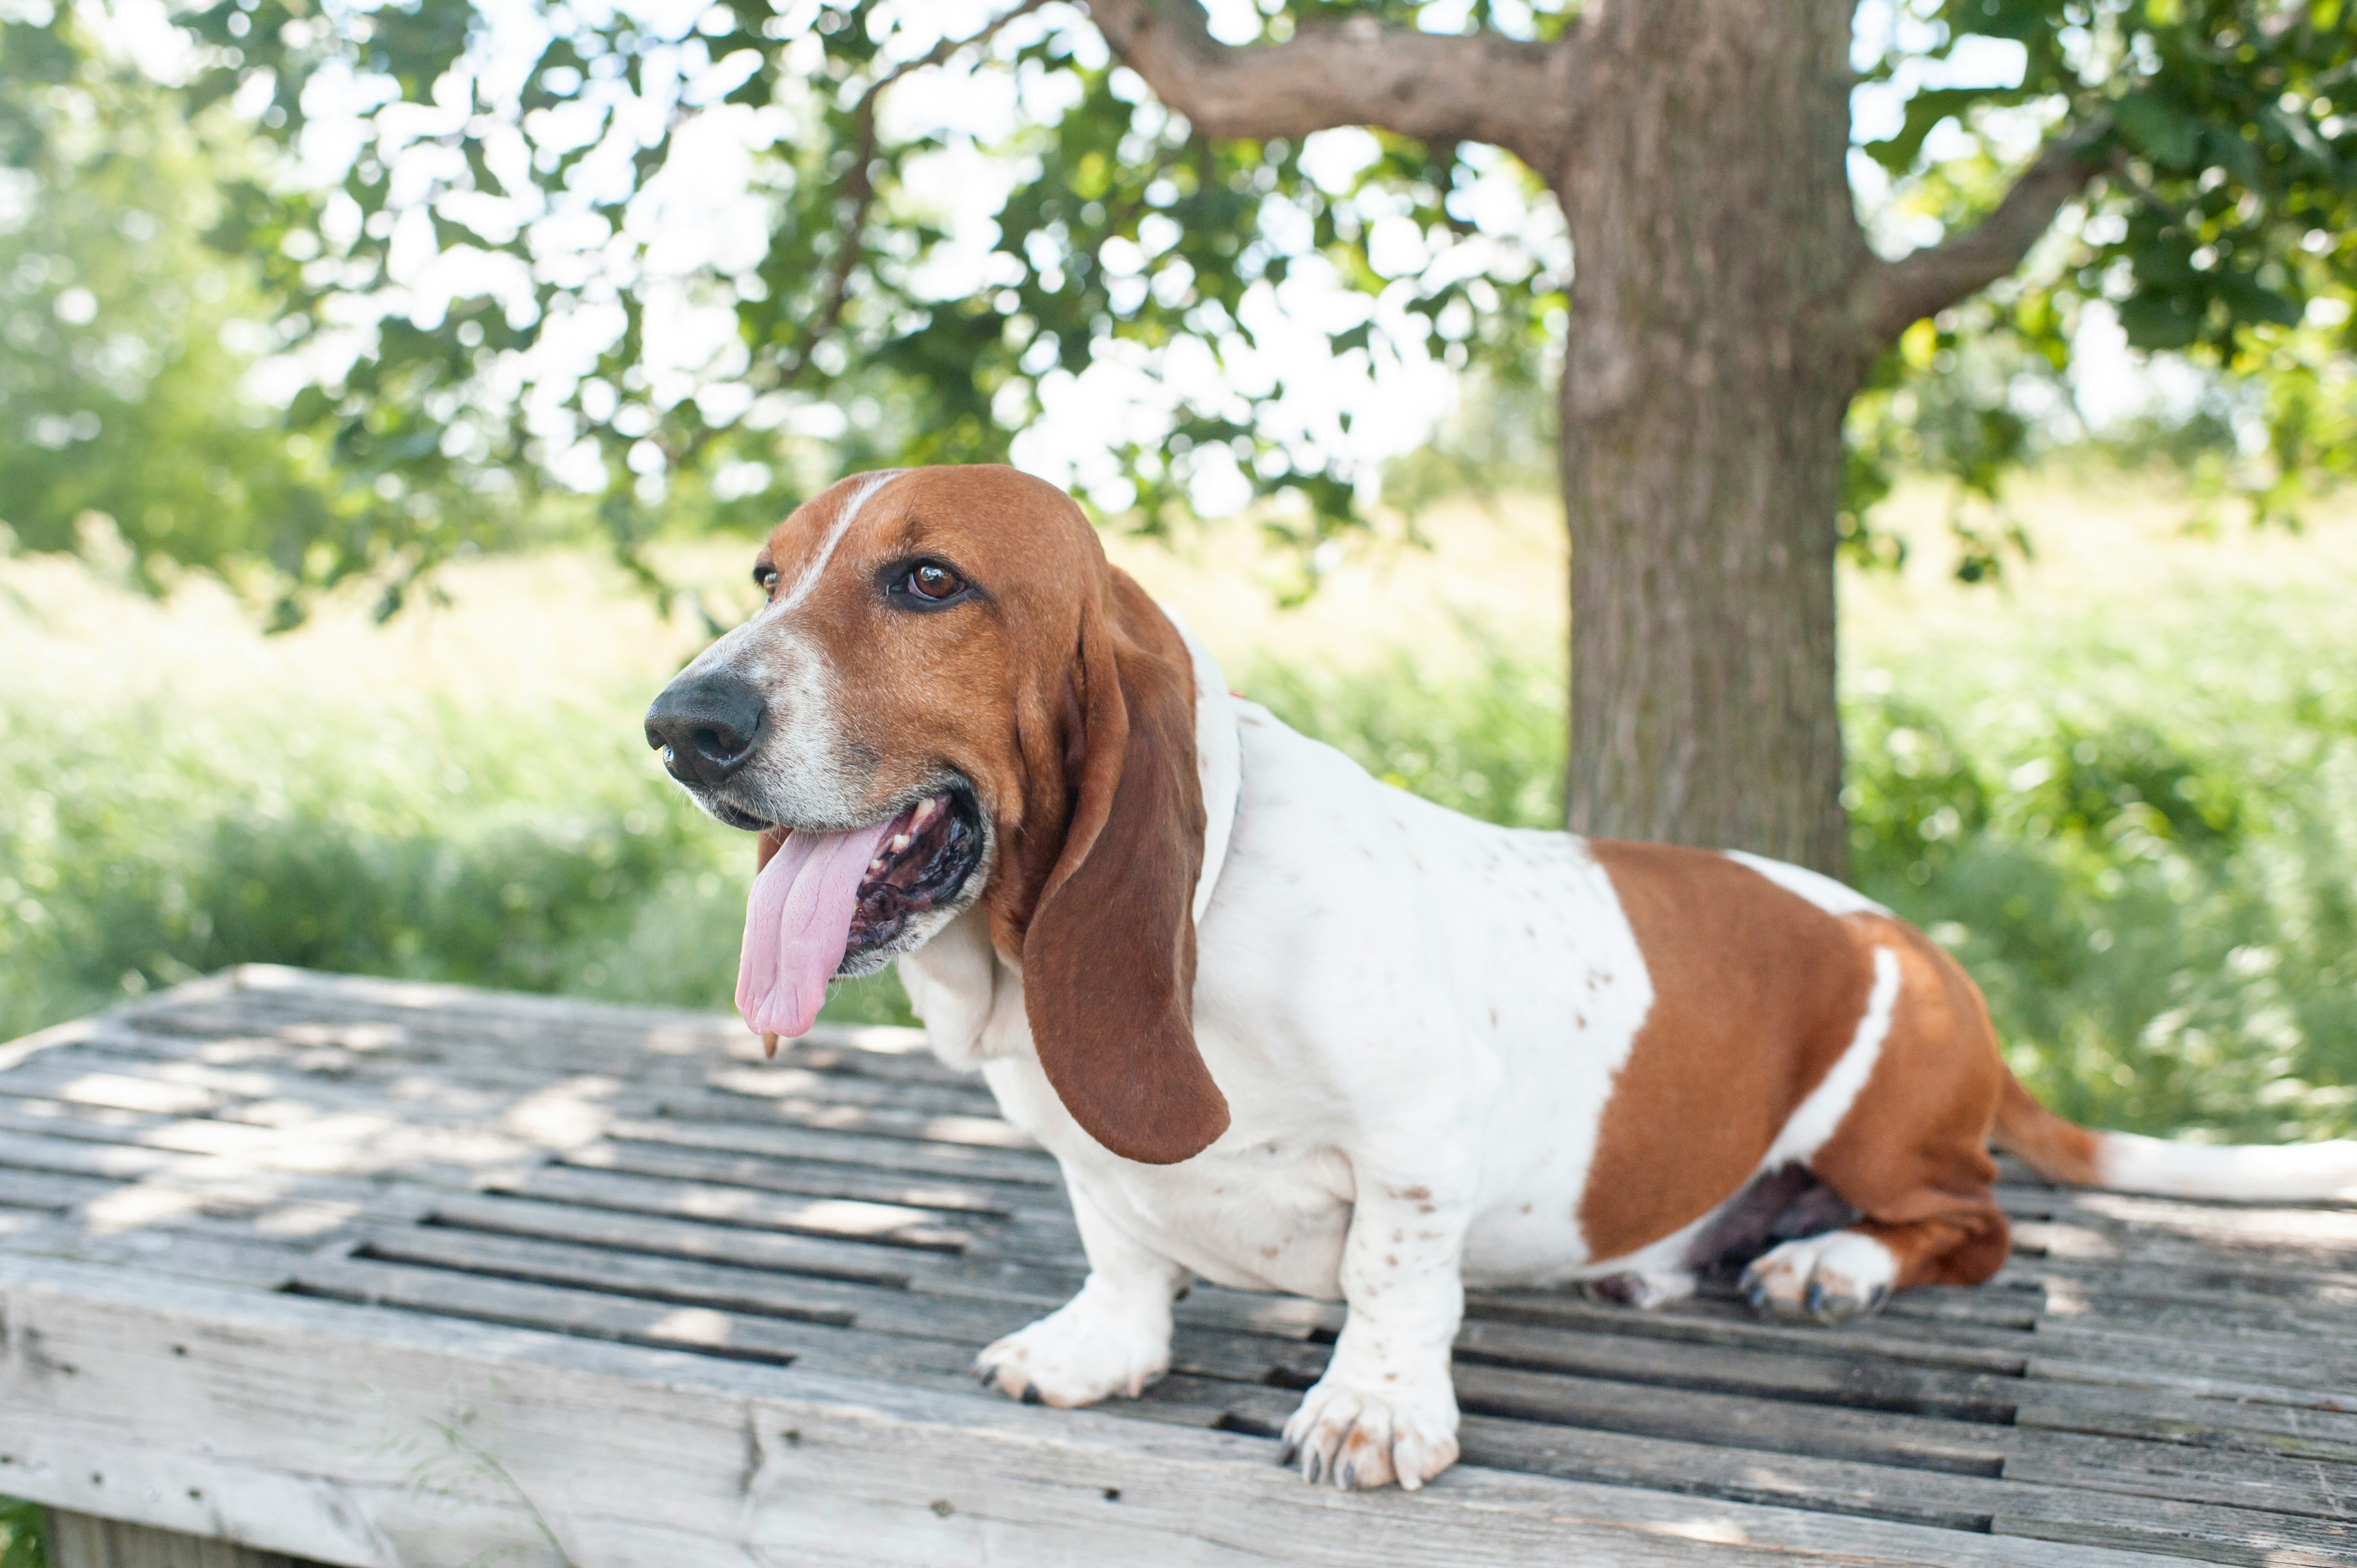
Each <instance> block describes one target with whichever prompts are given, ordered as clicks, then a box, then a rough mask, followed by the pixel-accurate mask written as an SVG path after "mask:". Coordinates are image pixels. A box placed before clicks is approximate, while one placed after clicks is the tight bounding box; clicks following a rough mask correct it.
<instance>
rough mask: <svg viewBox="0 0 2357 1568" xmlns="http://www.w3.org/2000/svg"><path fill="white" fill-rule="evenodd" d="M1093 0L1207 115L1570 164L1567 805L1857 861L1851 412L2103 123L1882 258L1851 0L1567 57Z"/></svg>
mask: <svg viewBox="0 0 2357 1568" xmlns="http://www.w3.org/2000/svg"><path fill="white" fill-rule="evenodd" d="M1089 7H1090V12H1091V15H1092V16H1093V17H1094V18H1095V20H1096V22H1097V25H1098V26H1099V27H1101V28H1102V29H1103V33H1104V36H1105V38H1106V40H1107V41H1108V43H1110V44H1111V45H1112V47H1113V48H1114V50H1115V52H1117V53H1118V54H1119V55H1120V56H1121V57H1122V59H1123V60H1124V61H1125V63H1126V64H1128V65H1129V66H1130V67H1131V68H1132V69H1133V70H1136V71H1137V73H1138V74H1139V75H1140V76H1142V77H1144V78H1145V79H1146V82H1147V83H1148V84H1149V85H1150V86H1152V87H1153V89H1154V91H1156V92H1157V94H1159V95H1160V97H1161V98H1162V100H1163V101H1164V102H1166V103H1168V104H1169V105H1170V106H1171V107H1172V108H1174V109H1176V110H1178V111H1179V113H1183V114H1186V115H1188V116H1189V119H1190V120H1191V121H1192V123H1193V124H1195V125H1196V126H1197V127H1198V128H1200V129H1201V130H1203V131H1204V132H1205V133H1206V134H1212V135H1220V136H1257V137H1273V136H1297V135H1300V134H1305V133H1307V132H1309V131H1314V130H1318V129H1322V128H1325V127H1328V126H1333V125H1346V124H1369V125H1380V126H1383V127H1384V128H1386V129H1389V130H1393V131H1396V132H1399V133H1401V134H1405V135H1410V136H1416V137H1421V138H1424V139H1426V140H1431V141H1444V140H1458V139H1464V140H1478V141H1486V142H1491V143H1494V144H1496V145H1500V146H1502V147H1504V148H1506V149H1507V150H1508V151H1510V152H1512V153H1514V154H1515V155H1516V156H1520V157H1521V158H1523V160H1524V161H1525V162H1527V163H1529V164H1530V165H1531V166H1532V167H1533V168H1534V169H1535V170H1537V171H1538V172H1539V173H1540V174H1541V175H1542V176H1543V177H1544V178H1545V179H1546V180H1547V181H1548V182H1549V184H1550V185H1551V186H1552V188H1554V190H1555V196H1556V199H1558V200H1559V201H1561V202H1562V204H1563V209H1564V214H1565V217H1566V220H1567V222H1568V226H1569V228H1570V231H1571V239H1572V250H1573V261H1574V266H1575V275H1574V280H1573V284H1572V291H1571V296H1572V308H1571V313H1570V325H1569V328H1568V337H1567V340H1566V345H1565V349H1566V352H1565V371H1564V384H1563V474H1564V499H1565V508H1566V519H1567V521H1568V523H1569V526H1570V530H1571V542H1572V564H1571V576H1572V582H1571V608H1572V676H1571V720H1570V725H1571V754H1570V764H1569V774H1568V779H1567V780H1566V783H1567V790H1566V798H1567V800H1568V803H1569V812H1568V814H1569V817H1570V825H1571V826H1572V828H1573V829H1574V830H1576V831H1577V832H1589V833H1598V834H1609V835H1612V836H1616V837H1626V838H1638V839H1654V840H1664V841H1668V842H1671V843H1688V844H1699V845H1704V846H1707V847H1715V848H1730V849H1748V850H1752V851H1755V852H1757V853H1760V854H1770V855H1773V856H1776V857H1777V858H1779V859H1782V860H1790V861H1794V862H1797V863H1799V864H1801V865H1808V866H1813V867H1814V868H1816V869H1817V870H1820V871H1824V872H1826V873H1829V874H1831V875H1835V876H1838V875H1842V874H1843V872H1844V871H1845V869H1846V829H1845V822H1844V815H1843V811H1842V807H1841V768H1842V750H1841V725H1840V718H1839V714H1838V712H1837V710H1836V708H1835V688H1834V665H1835V659H1834V654H1835V648H1834V643H1835V620H1834V542H1835V510H1836V508H1837V505H1838V502H1839V492H1840V486H1841V472H1842V447H1841V427H1842V416H1843V414H1844V413H1846V411H1847V409H1848V406H1849V400H1850V397H1851V395H1852V393H1853V392H1855V391H1856V390H1857V386H1858V384H1859V382H1860V381H1861V379H1862V378H1863V376H1864V374H1865V372H1866V371H1867V368H1868V367H1869V366H1870V365H1871V363H1872V362H1873V360H1874V357H1875V355H1876V354H1877V353H1878V352H1879V351H1880V349H1882V348H1883V347H1885V346H1886V345H1888V344H1889V342H1890V341H1891V340H1892V339H1893V338H1895V337H1896V336H1897V335H1898V334H1899V333H1900V332H1901V331H1903V330H1904V329H1905V328H1907V326H1908V325H1909V324H1910V322H1912V321H1914V320H1916V319H1918V318H1919V317H1923V316H1927V315H1930V314H1932V312H1935V311H1937V310H1940V309H1942V308H1943V307H1944V306H1948V305H1950V304H1953V303H1954V302H1955V301H1956V300H1958V299H1960V298H1962V297H1964V295H1968V294H1970V293H1972V292H1974V291H1975V290H1976V289H1978V288H1980V287H1982V286H1983V285H1986V284H1988V283H1990V282H1992V281H1994V280H1995V279H1996V278H1998V277H2001V276H2003V275H2004V274H2006V273H2007V272H2009V271H2011V270H2012V268H2013V267H2015V266H2016V265H2018V263H2020V261H2021V258H2022V256H2023V255H2024V253H2026V252H2028V250H2029V247H2030V245H2031V244H2032V243H2034V242H2036V240H2037V239H2038V237H2039V235H2040V234H2041V233H2043V232H2044V231H2045V230H2046V228H2047V226H2048V224H2049V223H2050V221H2051V220H2052V219H2053V217H2054V215H2055V213H2056V212H2057V211H2058V210H2060V209H2061V207H2062V206H2063V204H2064V203H2065V202H2067V201H2069V200H2070V199H2072V197H2074V196H2076V195H2077V193H2078V192H2079V190H2080V189H2081V188H2083V186H2084V185H2085V183H2086V181H2087V180H2088V178H2089V177H2092V176H2093V174H2094V173H2095V172H2097V170H2098V169H2099V168H2100V167H2101V159H2100V157H2099V156H2098V150H2099V148H2100V146H2101V144H2102V142H2103V139H2104V130H2105V128H2104V127H2103V126H2101V125H2096V126H2090V127H2087V128H2084V129H2083V130H2081V131H2079V132H2077V133H2075V134H2071V135H2068V136H2066V137H2064V138H2062V139H2061V140H2060V141H2058V142H2056V143H2055V144H2054V145H2052V146H2050V148H2049V149H2048V150H2047V151H2046V152H2045V153H2044V154H2043V155H2042V156H2040V158H2039V159H2038V160H2037V161H2036V162H2035V163H2034V164H2032V165H2031V166H2030V167H2029V169H2028V170H2027V171H2026V172H2025V173H2024V174H2023V175H2022V177H2021V178H2020V180H2019V182H2018V184H2017V185H2016V186H2015V188H2013V189H2012V190H2011V191H2010V192H2009V193H2008V194H2007V197H2006V199H2005V200H2004V201H2003V202H2002V203H2001V204H2000V205H1999V206H1998V207H1997V208H1996V209H1995V210H1994V211H1992V212H1991V213H1990V215H1989V217H1988V218H1987V220H1986V221H1984V222H1983V223H1982V224H1981V225H1979V226H1978V227H1977V228H1975V229H1973V230H1971V231H1966V232H1964V233H1961V234H1958V235H1955V236H1953V237H1952V238H1951V239H1949V240H1947V241H1946V242H1943V243H1942V244H1939V245H1936V246H1932V247H1930V248H1928V249H1926V250H1922V251H1919V252H1915V253H1914V254H1912V255H1910V256H1907V257H1903V258H1901V259H1900V261H1898V262H1895V263H1894V262H1883V261H1880V260H1878V259H1877V258H1876V257H1874V256H1873V255H1872V253H1871V252H1869V251H1868V250H1867V245H1866V242H1865V239H1864V237H1863V236H1862V235H1861V234H1860V232H1859V231H1858V227H1857V219H1856V216H1855V213H1854V210H1853V208H1852V205H1851V196H1850V189H1849V178H1848V166H1847V155H1848V147H1849V91H1850V85H1851V81H1850V70H1849V43H1850V25H1851V11H1852V8H1853V7H1852V3H1851V0H1589V3H1588V5H1587V7H1586V9H1585V10H1584V12H1583V13H1582V15H1581V17H1580V21H1579V23H1578V25H1577V27H1574V28H1573V29H1571V31H1570V32H1569V33H1568V34H1567V35H1566V37H1565V38H1562V39H1560V40H1559V41H1557V42H1555V43H1552V44H1544V45H1541V44H1532V43H1518V42H1514V41H1512V40H1509V39H1503V38H1495V37H1486V36H1481V35H1473V36H1469V37H1436V36H1432V35H1427V34H1423V33H1416V32H1410V31H1406V30H1403V29H1399V28H1387V27H1381V26H1378V25H1377V24H1376V23H1374V22H1373V21H1372V19H1371V18H1358V19H1353V20H1351V21H1346V22H1343V23H1340V24H1339V25H1305V26H1304V27H1302V28H1301V29H1300V31H1299V32H1298V33H1297V35H1296V36H1295V37H1294V38H1290V39H1288V40H1286V41H1285V42H1283V43H1276V44H1264V45H1253V46H1249V47H1243V48H1231V47H1228V46H1224V45H1222V44H1220V43H1219V42H1218V41H1216V40H1215V39H1214V38H1212V37H1211V33H1210V30H1209V27H1208V25H1207V23H1206V21H1205V18H1204V13H1203V10H1202V7H1201V5H1200V4H1199V0H1089Z"/></svg>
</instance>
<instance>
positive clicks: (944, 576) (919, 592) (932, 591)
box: [909, 561, 965, 603]
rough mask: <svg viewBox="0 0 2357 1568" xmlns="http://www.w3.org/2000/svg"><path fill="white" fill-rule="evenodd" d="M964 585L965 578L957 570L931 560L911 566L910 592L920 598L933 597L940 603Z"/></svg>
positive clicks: (932, 598)
mask: <svg viewBox="0 0 2357 1568" xmlns="http://www.w3.org/2000/svg"><path fill="white" fill-rule="evenodd" d="M964 586H965V580H964V579H963V578H962V577H960V576H959V575H957V574H956V573H955V572H952V571H951V570H950V569H949V568H948V567H946V566H942V565H937V564H934V563H932V562H931V561H928V562H926V563H925V564H923V565H921V566H911V567H910V568H909V592H910V593H912V594H914V595H916V596H917V597H919V598H920V599H931V600H933V601H934V602H936V603H939V602H940V601H941V600H942V599H946V598H949V597H950V596H952V595H954V594H955V593H956V592H957V591H958V590H959V589H960V588H963V587H964Z"/></svg>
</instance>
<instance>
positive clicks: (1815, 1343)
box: [1466, 1289, 2033, 1377]
mask: <svg viewBox="0 0 2357 1568" xmlns="http://www.w3.org/2000/svg"><path fill="white" fill-rule="evenodd" d="M1466 1316H1468V1317H1469V1318H1472V1319H1474V1320H1476V1321H1482V1322H1494V1323H1499V1324H1521V1325H1526V1326H1532V1327H1543V1328H1573V1329H1578V1330H1581V1331H1585V1332H1596V1333H1605V1334H1627V1335H1632V1336H1637V1337H1645V1338H1652V1339H1665V1340H1674V1341H1677V1342H1679V1343H1682V1344H1691V1345H1718V1346H1725V1347H1728V1348H1737V1349H1752V1348H1758V1349H1770V1350H1780V1351H1785V1352H1789V1353H1791V1354H1794V1355H1803V1356H1827V1357H1839V1358H1844V1359H1848V1358H1854V1357H1857V1356H1867V1357H1870V1358H1878V1359H1890V1360H1895V1361H1902V1362H1906V1363H1908V1364H1910V1365H1913V1366H1921V1367H1943V1368H1949V1369H1954V1370H1958V1371H1981V1372H1993V1373H1995V1374H1996V1375H1998V1376H2000V1377H2015V1376H2018V1375H2019V1374H2020V1372H2021V1369H2022V1368H2023V1365H2024V1364H2025V1358H2026V1357H2027V1356H2028V1354H2029V1348H2030V1346H2031V1344H2032V1343H2033V1342H2032V1341H2031V1340H2030V1339H2029V1338H2028V1337H2026V1336H2025V1335H2023V1334H2022V1333H2020V1332H2018V1331H2017V1330H2013V1329H1992V1328H1987V1327H1985V1326H1979V1325H1972V1324H1965V1325H1957V1324H1954V1323H1942V1324H1938V1325H1936V1326H1933V1325H1928V1324H1922V1323H1911V1324H1910V1323H1901V1322H1894V1321H1893V1320H1891V1319H1889V1318H1886V1317H1881V1316H1875V1317H1868V1318H1864V1319H1857V1320H1853V1321H1852V1322H1850V1323H1846V1324H1844V1325H1841V1326H1838V1327H1835V1328H1824V1327H1819V1326H1814V1325H1807V1326H1792V1325H1788V1324H1781V1323H1769V1322H1765V1321H1763V1320H1761V1319H1760V1317H1759V1316H1758V1315H1756V1314H1755V1313H1753V1312H1752V1311H1751V1310H1750V1309H1749V1307H1742V1306H1738V1305H1735V1304H1733V1303H1731V1302H1728V1303H1717V1302H1689V1303H1684V1304H1682V1305H1677V1306H1671V1307H1664V1308H1661V1309H1658V1310H1655V1311H1650V1312H1643V1311H1639V1310H1637V1309H1636V1308H1633V1307H1628V1306H1620V1305H1612V1304H1608V1303H1598V1302H1591V1301H1587V1300H1586V1299H1585V1298H1583V1297H1582V1296H1580V1295H1579V1294H1577V1291H1576V1290H1571V1289H1566V1290H1562V1291H1553V1292H1537V1291H1527V1292H1521V1293H1517V1294H1513V1295H1512V1296H1501V1295H1477V1296H1470V1297H1469V1298H1468V1300H1467V1303H1466Z"/></svg>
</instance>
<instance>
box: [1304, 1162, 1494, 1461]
mask: <svg viewBox="0 0 2357 1568" xmlns="http://www.w3.org/2000/svg"><path fill="white" fill-rule="evenodd" d="M1357 1175H1358V1182H1359V1187H1358V1196H1357V1199H1356V1201H1355V1203H1354V1204H1353V1206H1352V1210H1351V1232H1350V1235H1349V1237H1348V1239H1347V1240H1345V1242H1344V1244H1343V1249H1342V1280H1341V1283H1342V1295H1343V1299H1344V1300H1345V1301H1347V1302H1348V1303H1349V1304H1350V1308H1351V1313H1350V1316H1349V1317H1348V1318H1347V1319H1345V1320H1344V1322H1343V1325H1342V1332H1341V1335H1340V1337H1339V1338H1337V1339H1336V1341H1335V1343H1334V1355H1333V1359H1331V1360H1329V1362H1328V1363H1327V1364H1326V1375H1325V1376H1324V1377H1322V1378H1320V1379H1318V1381H1317V1383H1316V1384H1315V1385H1314V1386H1312V1387H1311V1389H1310V1390H1309V1391H1308V1393H1306V1394H1304V1395H1303V1396H1302V1400H1301V1407H1300V1409H1298V1410H1297V1411H1295V1412H1294V1413H1293V1419H1292V1420H1290V1421H1288V1422H1286V1423H1285V1446H1284V1449H1283V1451H1282V1453H1281V1454H1280V1455H1279V1462H1280V1463H1284V1464H1290V1463H1292V1462H1293V1461H1294V1460H1295V1459H1296V1458H1298V1459H1299V1460H1300V1463H1301V1474H1302V1476H1303V1477H1304V1478H1305V1479H1307V1480H1309V1481H1312V1482H1315V1481H1318V1480H1319V1479H1321V1478H1327V1477H1330V1478H1331V1479H1332V1480H1333V1482H1334V1484H1335V1485H1336V1486H1339V1487H1382V1486H1388V1485H1390V1484H1391V1483H1392V1482H1393V1481H1397V1482H1398V1483H1399V1484H1400V1485H1401V1486H1403V1487H1407V1488H1408V1489H1409V1490H1411V1491H1413V1490H1414V1489H1415V1488H1416V1487H1421V1486H1422V1485H1424V1483H1425V1482H1426V1481H1428V1480H1430V1479H1432V1477H1435V1476H1437V1475H1438V1474H1440V1472H1441V1471H1443V1470H1445V1469H1447V1468H1448V1466H1451V1465H1453V1464H1455V1463H1456V1462H1457V1391H1456V1389H1455V1387H1454V1386H1453V1385H1452V1384H1451V1383H1450V1381H1449V1375H1448V1348H1449V1344H1450V1342H1451V1341H1453V1340H1454V1339H1455V1338H1456V1337H1457V1325H1458V1319H1459V1318H1461V1317H1462V1316H1464V1312H1465V1287H1464V1285H1463V1283H1462V1282H1461V1280H1460V1279H1459V1276H1458V1260H1459V1258H1460V1257H1461V1255H1462V1253H1463V1250H1464V1245H1465V1230H1466V1227H1467V1225H1468V1224H1469V1221H1470V1219H1471V1216H1472V1205H1471V1203H1470V1201H1469V1198H1468V1197H1466V1196H1464V1195H1463V1194H1459V1193H1453V1192H1451V1193H1445V1194H1444V1193H1441V1192H1439V1191H1437V1189H1436V1187H1434V1186H1433V1185H1432V1184H1433V1180H1434V1178H1432V1177H1431V1176H1426V1178H1425V1179H1424V1180H1421V1181H1417V1180H1405V1179H1391V1180H1385V1179H1383V1177H1382V1176H1371V1174H1370V1173H1367V1172H1363V1171H1362V1172H1359V1173H1357Z"/></svg>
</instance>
